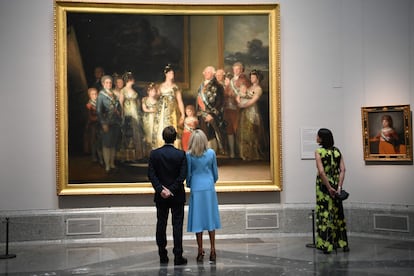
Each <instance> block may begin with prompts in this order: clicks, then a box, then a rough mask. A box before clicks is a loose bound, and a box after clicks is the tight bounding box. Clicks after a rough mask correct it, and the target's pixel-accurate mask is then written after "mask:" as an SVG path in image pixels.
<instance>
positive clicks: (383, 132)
mask: <svg viewBox="0 0 414 276" xmlns="http://www.w3.org/2000/svg"><path fill="white" fill-rule="evenodd" d="M361 114H362V138H363V143H364V160H366V161H368V162H370V161H387V162H389V161H396V162H403V163H406V162H412V161H413V148H412V129H411V111H410V105H394V106H373V107H362V108H361Z"/></svg>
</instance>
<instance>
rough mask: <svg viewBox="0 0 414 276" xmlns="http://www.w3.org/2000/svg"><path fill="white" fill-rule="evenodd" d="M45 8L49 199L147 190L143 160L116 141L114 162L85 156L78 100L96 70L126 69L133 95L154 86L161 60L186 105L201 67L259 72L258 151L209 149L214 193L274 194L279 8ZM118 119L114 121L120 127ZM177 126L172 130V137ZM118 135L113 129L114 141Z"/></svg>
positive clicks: (278, 182) (278, 173)
mask: <svg viewBox="0 0 414 276" xmlns="http://www.w3.org/2000/svg"><path fill="white" fill-rule="evenodd" d="M54 12H55V17H54V23H55V80H56V85H55V86H56V180H57V194H58V195H90V194H136V193H152V192H153V189H152V186H151V184H150V183H149V182H148V179H147V160H146V159H147V156H145V155H142V156H140V157H137V154H136V152H134V151H129V149H127V148H126V146H124V144H122V145H120V146H119V147H118V148H117V153H116V164H117V168H116V169H115V170H113V171H112V170H111V171H110V172H106V171H105V169H104V168H103V167H102V165H101V164H100V163H99V161H100V160H99V156H94V155H93V154H92V153H93V151H92V148H91V143H90V132H89V131H88V130H87V129H88V112H87V107H86V105H87V103H88V100H89V99H88V89H89V88H91V87H93V85H94V82H93V81H94V80H93V77H94V73H95V72H94V71H95V69H96V68H102V69H103V70H104V71H105V74H109V75H111V76H113V77H114V80H115V79H116V78H117V76H120V75H124V74H125V73H126V72H132V73H133V74H134V75H135V79H136V83H135V86H134V88H135V90H136V91H137V95H138V99H139V100H141V99H142V98H143V97H145V96H146V88H147V87H148V86H149V84H150V83H155V84H157V83H160V82H161V81H162V78H163V69H164V67H165V65H166V64H171V65H172V66H173V67H174V70H175V71H176V74H175V81H176V83H177V85H178V87H179V88H180V89H181V93H182V98H183V102H184V104H185V105H191V104H194V103H195V98H196V95H197V89H198V87H199V86H200V83H201V81H202V72H203V69H204V68H205V67H206V66H209V65H211V66H214V67H215V68H217V69H218V68H222V69H223V70H224V71H225V72H230V73H231V71H232V67H233V65H234V64H235V63H236V62H242V64H244V69H245V73H246V75H247V76H249V73H250V72H252V71H253V70H256V71H259V72H260V75H261V82H260V85H261V87H262V90H263V92H262V94H261V97H260V100H258V101H257V103H256V110H258V112H257V114H256V115H255V116H256V117H255V118H256V119H255V121H260V124H261V128H262V129H263V130H264V132H263V133H264V134H263V135H261V136H262V137H260V139H261V140H260V141H259V142H258V143H259V144H260V150H261V155H260V158H253V159H252V160H251V159H250V158H249V157H246V158H245V157H244V156H242V155H238V154H237V149H236V156H235V158H230V156H227V155H221V154H218V155H217V157H218V159H217V161H218V166H219V181H218V182H217V185H216V189H217V191H218V192H248V191H280V190H282V165H281V156H282V152H281V118H280V116H281V112H280V108H281V107H280V103H281V100H280V15H279V5H278V4H271V5H184V4H183V5H181V4H178V5H169V4H162V5H158V4H157V5H155V4H133V3H91V2H76V1H58V0H56V1H55V7H54ZM230 36H231V39H230ZM235 42H237V44H235ZM89 78H91V80H90V81H89ZM98 90H99V89H98ZM125 121H126V120H125ZM125 121H123V124H124V125H122V127H124V126H125V125H127V124H126V123H125ZM180 131H182V129H181V126H180V127H179V129H178V132H179V134H180ZM127 133H129V132H128V130H126V129H124V128H121V132H120V140H122V139H123V137H124V136H125V135H127ZM256 136H257V135H256ZM93 137H95V136H93ZM95 147H96V145H95ZM98 147H99V144H98ZM241 156H242V157H241ZM93 157H95V158H96V160H94V159H93Z"/></svg>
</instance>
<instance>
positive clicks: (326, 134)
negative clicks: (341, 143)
mask: <svg viewBox="0 0 414 276" xmlns="http://www.w3.org/2000/svg"><path fill="white" fill-rule="evenodd" d="M318 136H319V138H320V139H321V142H320V143H319V144H320V145H321V146H322V147H323V148H325V149H330V148H332V147H333V146H334V138H333V135H332V132H331V131H330V130H329V129H327V128H321V129H319V130H318Z"/></svg>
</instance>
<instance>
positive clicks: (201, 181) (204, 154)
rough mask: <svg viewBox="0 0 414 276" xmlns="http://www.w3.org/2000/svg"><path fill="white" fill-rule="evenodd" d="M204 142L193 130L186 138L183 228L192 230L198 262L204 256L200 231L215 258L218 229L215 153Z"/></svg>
mask: <svg viewBox="0 0 414 276" xmlns="http://www.w3.org/2000/svg"><path fill="white" fill-rule="evenodd" d="M207 144H208V140H207V136H206V135H205V134H204V132H203V131H202V130H200V129H197V130H195V131H194V132H193V134H192V135H191V137H190V141H189V147H188V152H187V187H188V188H190V190H191V193H190V201H189V210H188V223H187V231H188V232H195V233H196V239H197V246H198V254H197V262H202V261H203V257H204V250H203V231H204V230H206V231H208V235H209V238H210V261H211V262H215V261H216V247H215V234H216V232H215V230H216V229H220V228H221V222H220V214H219V209H218V200H217V193H216V189H215V183H216V181H217V179H218V170H217V160H216V153H215V152H214V150H212V149H210V148H208V146H207Z"/></svg>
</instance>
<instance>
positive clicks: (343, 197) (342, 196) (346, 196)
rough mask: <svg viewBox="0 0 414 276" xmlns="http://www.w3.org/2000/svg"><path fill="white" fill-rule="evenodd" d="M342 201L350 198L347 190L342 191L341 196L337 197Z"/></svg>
mask: <svg viewBox="0 0 414 276" xmlns="http://www.w3.org/2000/svg"><path fill="white" fill-rule="evenodd" d="M336 197H337V198H339V199H340V200H346V199H347V198H348V197H349V193H348V192H347V191H345V190H341V192H340V193H339V194H337V195H336Z"/></svg>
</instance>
